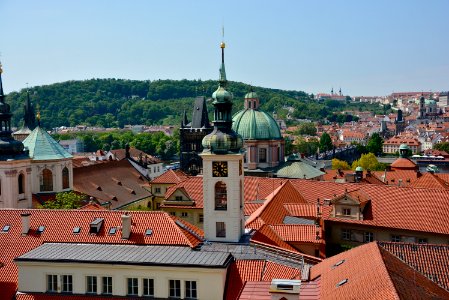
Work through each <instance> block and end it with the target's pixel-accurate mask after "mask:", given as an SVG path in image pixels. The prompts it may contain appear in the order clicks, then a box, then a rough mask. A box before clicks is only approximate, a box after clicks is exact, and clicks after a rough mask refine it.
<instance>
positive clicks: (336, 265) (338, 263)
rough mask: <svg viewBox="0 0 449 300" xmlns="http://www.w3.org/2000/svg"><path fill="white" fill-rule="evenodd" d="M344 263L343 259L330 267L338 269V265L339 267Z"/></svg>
mask: <svg viewBox="0 0 449 300" xmlns="http://www.w3.org/2000/svg"><path fill="white" fill-rule="evenodd" d="M344 262H345V260H344V259H342V260H340V261H339V262H337V263H335V265H333V266H332V267H334V268H335V267H338V266H339V265H341V264H342V263H344Z"/></svg>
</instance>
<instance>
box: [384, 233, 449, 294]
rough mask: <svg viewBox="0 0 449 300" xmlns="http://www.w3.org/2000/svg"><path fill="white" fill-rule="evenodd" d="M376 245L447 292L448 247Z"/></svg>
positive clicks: (448, 289) (399, 244)
mask: <svg viewBox="0 0 449 300" xmlns="http://www.w3.org/2000/svg"><path fill="white" fill-rule="evenodd" d="M377 243H378V244H379V246H380V247H382V248H383V249H385V250H386V251H388V252H390V253H391V254H393V255H394V256H396V257H398V258H399V259H401V260H402V261H404V262H405V263H407V264H408V265H409V266H410V267H412V268H413V269H415V270H416V271H418V272H420V273H421V274H423V275H424V276H426V277H427V278H429V279H430V280H432V281H433V282H436V283H437V284H439V285H440V286H441V287H443V288H445V289H446V290H447V291H449V245H432V244H411V243H393V242H377Z"/></svg>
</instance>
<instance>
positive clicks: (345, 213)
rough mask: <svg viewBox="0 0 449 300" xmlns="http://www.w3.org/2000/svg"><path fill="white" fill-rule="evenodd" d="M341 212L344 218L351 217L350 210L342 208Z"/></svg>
mask: <svg viewBox="0 0 449 300" xmlns="http://www.w3.org/2000/svg"><path fill="white" fill-rule="evenodd" d="M342 212H343V215H344V216H350V215H351V208H348V207H344V208H343V209H342Z"/></svg>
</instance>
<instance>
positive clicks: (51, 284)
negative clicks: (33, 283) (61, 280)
mask: <svg viewBox="0 0 449 300" xmlns="http://www.w3.org/2000/svg"><path fill="white" fill-rule="evenodd" d="M57 291H58V275H53V274H50V275H47V292H50V293H56V292H57Z"/></svg>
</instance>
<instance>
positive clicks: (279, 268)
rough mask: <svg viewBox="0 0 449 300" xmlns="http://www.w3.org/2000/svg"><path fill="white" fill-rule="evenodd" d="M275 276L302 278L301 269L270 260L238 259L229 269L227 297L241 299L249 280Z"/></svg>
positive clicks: (264, 279) (260, 279)
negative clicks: (240, 296)
mask: <svg viewBox="0 0 449 300" xmlns="http://www.w3.org/2000/svg"><path fill="white" fill-rule="evenodd" d="M275 278H282V279H301V271H300V270H299V269H297V268H293V267H288V266H285V265H281V264H278V263H274V262H271V261H268V260H237V261H236V262H235V263H233V264H232V265H231V266H230V267H229V270H228V275H227V283H226V284H227V287H226V295H225V299H227V300H234V299H239V295H240V294H241V292H242V289H243V287H244V285H245V283H246V282H247V281H267V282H271V280H273V279H275Z"/></svg>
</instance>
